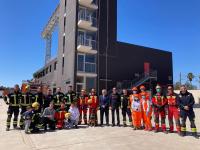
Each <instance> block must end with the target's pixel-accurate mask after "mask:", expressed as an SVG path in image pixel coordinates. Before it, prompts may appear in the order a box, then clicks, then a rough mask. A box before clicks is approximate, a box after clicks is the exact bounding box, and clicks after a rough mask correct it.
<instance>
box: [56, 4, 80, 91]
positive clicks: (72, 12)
mask: <svg viewBox="0 0 200 150" xmlns="http://www.w3.org/2000/svg"><path fill="white" fill-rule="evenodd" d="M76 6H77V2H76V0H67V6H66V26H65V48H64V49H65V50H64V53H63V34H64V14H65V0H60V18H59V40H58V41H59V46H58V47H59V51H58V72H57V83H58V86H60V87H61V88H62V89H63V91H66V83H65V82H66V81H69V82H70V84H74V68H75V49H76V48H75V37H76V36H75V35H76V10H77V9H76ZM63 56H64V72H63V73H62V59H63Z"/></svg>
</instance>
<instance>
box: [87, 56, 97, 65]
mask: <svg viewBox="0 0 200 150" xmlns="http://www.w3.org/2000/svg"><path fill="white" fill-rule="evenodd" d="M85 62H89V63H96V60H95V55H86V56H85Z"/></svg>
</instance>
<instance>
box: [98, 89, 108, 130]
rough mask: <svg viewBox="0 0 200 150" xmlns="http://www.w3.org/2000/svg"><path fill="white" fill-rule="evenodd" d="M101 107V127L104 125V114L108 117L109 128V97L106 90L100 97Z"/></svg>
mask: <svg viewBox="0 0 200 150" xmlns="http://www.w3.org/2000/svg"><path fill="white" fill-rule="evenodd" d="M99 107H100V120H101V122H100V125H101V126H102V125H103V118H104V113H105V117H106V125H107V126H109V96H108V95H107V91H106V89H103V90H102V95H100V97H99Z"/></svg>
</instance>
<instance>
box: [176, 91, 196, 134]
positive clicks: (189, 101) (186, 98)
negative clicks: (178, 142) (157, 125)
mask: <svg viewBox="0 0 200 150" xmlns="http://www.w3.org/2000/svg"><path fill="white" fill-rule="evenodd" d="M194 103H195V101H194V97H193V95H192V94H191V93H189V92H188V91H187V92H186V93H185V94H183V93H180V94H179V100H178V105H179V108H180V117H181V133H182V135H185V134H186V119H187V117H188V118H189V120H190V127H191V130H192V133H193V135H196V134H197V129H196V125H195V121H194V119H195V113H194V110H193V105H194ZM185 106H188V107H189V110H185V109H184V107H185Z"/></svg>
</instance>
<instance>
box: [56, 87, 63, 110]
mask: <svg viewBox="0 0 200 150" xmlns="http://www.w3.org/2000/svg"><path fill="white" fill-rule="evenodd" d="M64 96H65V95H64V94H63V93H62V92H61V87H58V88H57V92H56V93H55V94H54V95H53V101H54V108H55V110H57V109H58V108H60V102H64Z"/></svg>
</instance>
